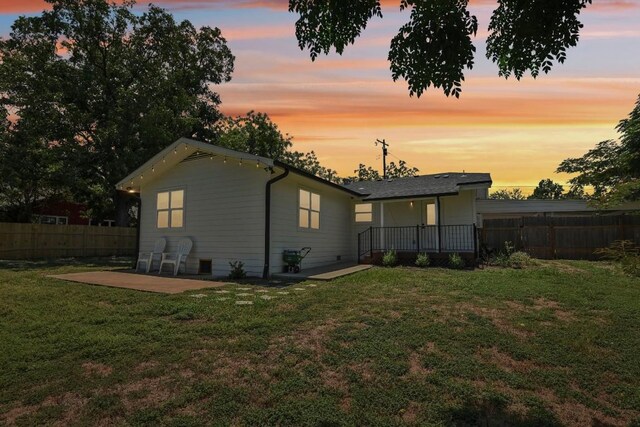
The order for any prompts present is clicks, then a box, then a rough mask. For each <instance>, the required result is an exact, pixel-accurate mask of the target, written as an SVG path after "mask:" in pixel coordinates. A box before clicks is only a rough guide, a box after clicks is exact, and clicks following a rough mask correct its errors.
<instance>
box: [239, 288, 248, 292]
mask: <svg viewBox="0 0 640 427" xmlns="http://www.w3.org/2000/svg"><path fill="white" fill-rule="evenodd" d="M238 290H240V291H249V290H251V288H238Z"/></svg>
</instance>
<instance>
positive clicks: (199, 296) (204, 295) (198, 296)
mask: <svg viewBox="0 0 640 427" xmlns="http://www.w3.org/2000/svg"><path fill="white" fill-rule="evenodd" d="M189 296H190V297H191V298H204V297H206V296H207V294H193V295H189Z"/></svg>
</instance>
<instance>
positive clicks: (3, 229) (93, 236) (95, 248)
mask: <svg viewBox="0 0 640 427" xmlns="http://www.w3.org/2000/svg"><path fill="white" fill-rule="evenodd" d="M135 248H136V229H135V228H126V227H91V226H88V225H47V224H16V223H0V259H34V258H61V257H91V256H113V255H115V256H129V255H133V254H134V252H135Z"/></svg>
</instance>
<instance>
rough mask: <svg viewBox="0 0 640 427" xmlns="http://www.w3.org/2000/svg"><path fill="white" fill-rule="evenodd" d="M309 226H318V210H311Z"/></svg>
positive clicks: (316, 227)
mask: <svg viewBox="0 0 640 427" xmlns="http://www.w3.org/2000/svg"><path fill="white" fill-rule="evenodd" d="M311 228H315V229H316V230H317V229H318V228H320V212H313V211H311Z"/></svg>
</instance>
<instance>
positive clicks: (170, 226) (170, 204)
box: [156, 187, 187, 230]
mask: <svg viewBox="0 0 640 427" xmlns="http://www.w3.org/2000/svg"><path fill="white" fill-rule="evenodd" d="M180 191H181V192H182V206H180V207H173V193H177V192H180ZM161 194H167V197H168V200H167V207H166V208H162V209H161V208H160V207H159V206H158V198H159V197H160V195H161ZM186 194H187V191H186V190H185V188H184V187H180V188H171V189H166V190H161V191H158V192H157V193H156V228H157V229H158V230H171V229H173V230H176V229H182V228H184V227H185V222H186V217H185V211H186V209H185V206H186ZM175 211H182V224H180V225H179V226H174V225H173V220H172V218H173V212H175ZM161 212H166V213H167V226H166V227H160V225H159V223H158V220H159V217H160V213H161Z"/></svg>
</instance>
